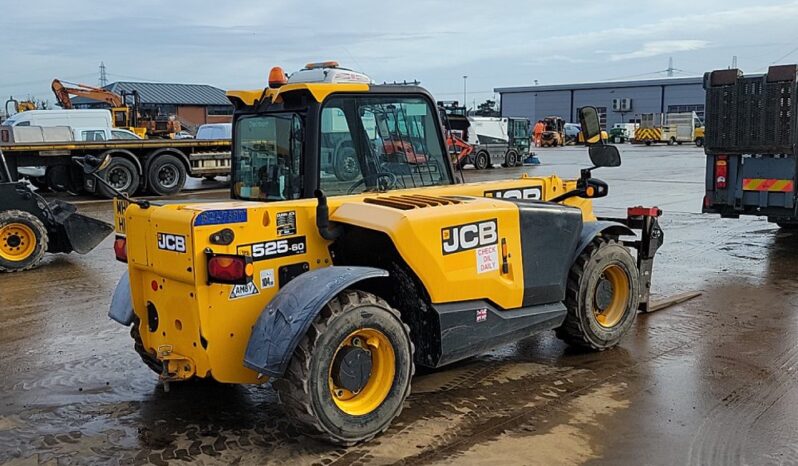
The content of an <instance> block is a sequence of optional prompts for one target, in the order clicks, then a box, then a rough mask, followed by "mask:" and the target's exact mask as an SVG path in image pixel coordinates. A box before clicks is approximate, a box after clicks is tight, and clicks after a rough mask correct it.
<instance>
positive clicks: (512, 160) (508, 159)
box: [504, 150, 519, 168]
mask: <svg viewBox="0 0 798 466" xmlns="http://www.w3.org/2000/svg"><path fill="white" fill-rule="evenodd" d="M518 162H519V157H518V152H516V151H514V150H510V151H507V155H505V156H504V164H505V165H506V166H507V167H509V168H513V167H514V166H516V165H519V163H518Z"/></svg>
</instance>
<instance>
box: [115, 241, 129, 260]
mask: <svg viewBox="0 0 798 466" xmlns="http://www.w3.org/2000/svg"><path fill="white" fill-rule="evenodd" d="M114 255H116V260H118V261H119V262H125V263H127V238H125V237H123V236H117V237H116V239H115V240H114Z"/></svg>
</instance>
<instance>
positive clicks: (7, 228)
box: [0, 210, 50, 272]
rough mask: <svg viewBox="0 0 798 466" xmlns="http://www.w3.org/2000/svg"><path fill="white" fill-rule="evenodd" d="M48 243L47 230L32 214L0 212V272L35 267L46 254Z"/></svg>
mask: <svg viewBox="0 0 798 466" xmlns="http://www.w3.org/2000/svg"><path fill="white" fill-rule="evenodd" d="M49 241H50V238H49V237H48V235H47V228H45V226H44V224H43V223H42V221H41V220H39V218H38V217H36V216H35V215H33V214H31V213H28V212H25V211H22V210H6V211H4V212H2V213H0V272H22V271H23V270H30V269H32V268H34V267H36V266H37V265H39V263H40V262H41V260H42V258H43V257H44V253H46V252H47V245H48V243H49ZM31 242H33V244H31Z"/></svg>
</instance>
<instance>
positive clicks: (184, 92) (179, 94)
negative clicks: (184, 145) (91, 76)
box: [72, 81, 233, 132]
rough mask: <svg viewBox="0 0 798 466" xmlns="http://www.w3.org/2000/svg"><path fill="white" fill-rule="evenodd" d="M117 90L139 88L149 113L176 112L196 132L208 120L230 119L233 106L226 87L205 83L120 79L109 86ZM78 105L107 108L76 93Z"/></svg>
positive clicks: (126, 90) (144, 110)
mask: <svg viewBox="0 0 798 466" xmlns="http://www.w3.org/2000/svg"><path fill="white" fill-rule="evenodd" d="M105 89H108V90H110V91H112V92H116V93H117V94H122V93H127V92H132V91H137V92H138V93H139V97H140V98H141V110H142V113H145V114H152V115H157V114H162V115H176V116H177V119H178V120H179V121H180V123H181V125H182V126H183V128H185V129H188V130H189V131H192V132H194V131H195V130H196V128H197V127H198V126H200V125H204V124H206V123H229V122H230V121H232V116H233V106H232V105H231V104H230V101H229V100H227V97H226V96H225V91H223V90H222V89H219V88H217V87H213V86H208V85H205V84H166V83H145V82H130V81H120V82H115V83H111V84H109V85H107V86H105ZM72 104H73V105H74V106H75V108H107V107H108V105H107V104H105V103H103V102H98V101H96V100H92V99H88V98H85V97H74V98H73V99H72Z"/></svg>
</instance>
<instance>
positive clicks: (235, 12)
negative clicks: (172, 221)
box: [0, 0, 798, 105]
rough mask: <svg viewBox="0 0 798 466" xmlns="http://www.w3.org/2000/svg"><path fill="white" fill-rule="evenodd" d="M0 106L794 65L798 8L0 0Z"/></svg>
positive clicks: (465, 0)
mask: <svg viewBox="0 0 798 466" xmlns="http://www.w3.org/2000/svg"><path fill="white" fill-rule="evenodd" d="M2 3H3V5H2V8H1V9H0V27H1V28H0V30H2V31H3V33H4V34H3V39H2V46H1V47H0V101H2V102H4V101H5V100H6V99H7V98H8V96H10V95H13V96H14V97H17V98H24V97H28V96H29V95H31V96H34V97H36V98H44V99H49V100H50V102H51V103H52V102H53V100H54V99H53V96H52V95H51V93H50V90H49V84H50V81H51V80H52V79H53V78H54V77H59V78H61V79H63V80H67V81H77V82H85V83H87V84H97V82H98V76H99V71H98V66H99V64H100V62H101V61H102V62H105V64H106V66H107V70H108V77H109V81H110V82H113V81H120V80H128V81H130V80H148V81H160V82H181V83H200V84H211V85H214V86H218V87H221V88H224V89H234V88H261V87H263V86H264V85H265V81H266V77H267V75H268V71H269V68H270V67H272V66H274V65H282V66H283V67H284V69H285V70H286V71H289V72H290V71H292V70H296V69H298V68H300V67H301V66H302V65H304V64H305V63H307V62H310V61H322V60H330V59H333V60H338V61H339V62H340V63H341V64H342V65H343V66H347V67H350V68H354V69H358V70H361V71H365V72H366V73H368V74H369V75H370V76H371V77H372V78H373V79H374V80H375V81H378V82H382V81H386V80H387V81H393V80H399V81H401V80H405V79H407V80H413V79H418V80H420V81H421V82H422V85H424V86H425V87H427V88H428V89H429V90H430V91H432V93H433V94H435V95H436V97H437V98H439V99H441V100H454V99H462V95H463V94H462V92H463V78H462V77H463V75H468V81H467V87H468V100H469V105H470V104H471V103H472V101H474V100H476V101H478V102H479V101H483V100H485V99H486V98H490V97H492V96H493V88H495V87H502V86H512V85H531V84H532V83H533V82H534V80H537V81H538V82H539V83H540V84H559V83H570V82H587V81H604V80H617V79H627V78H655V77H661V76H664V73H658V71H662V70H664V69H665V68H667V66H668V57H671V56H672V57H673V60H674V67H675V68H677V69H679V70H681V71H677V72H676V73H675V75H676V76H698V75H700V74H702V73H703V72H704V71H707V70H711V69H716V68H726V67H728V66H729V65H730V64H731V60H732V56H733V55H736V56H737V57H738V64H739V67H740V68H741V69H743V70H744V71H745V72H747V73H749V74H750V73H753V72H761V71H764V69H766V68H767V66H768V65H770V64H771V63H773V62H775V61H779V62H780V63H794V62H798V28H796V24H798V2H774V1H761V0H760V1H754V2H752V1H745V2H744V1H740V0H709V1H696V0H693V1H686V0H655V1H637V2H631V1H628V0H627V1H617V0H602V1H598V0H593V1H571V2H563V1H554V2H551V1H537V2H527V1H520V0H502V1H493V2H487V1H484V0H479V1H470V0H462V1H459V2H453V1H438V0H427V1H418V0H398V1H389V2H385V1H376V0H371V1H360V0H356V1H347V0H343V1H338V2H332V1H325V2H322V1H316V0H305V1H302V2H291V1H288V2H285V1H283V2H271V1H268V0H266V1H264V0H260V1H244V0H241V1H238V0H226V1H220V0H215V1H211V0H190V1H184V2H165V1H162V0H137V1H135V2H128V3H124V4H118V3H117V2H109V1H107V0H103V1H100V0H70V1H66V2H65V1H63V0H59V1H53V0H27V1H11V0H6V1H3V2H2Z"/></svg>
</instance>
